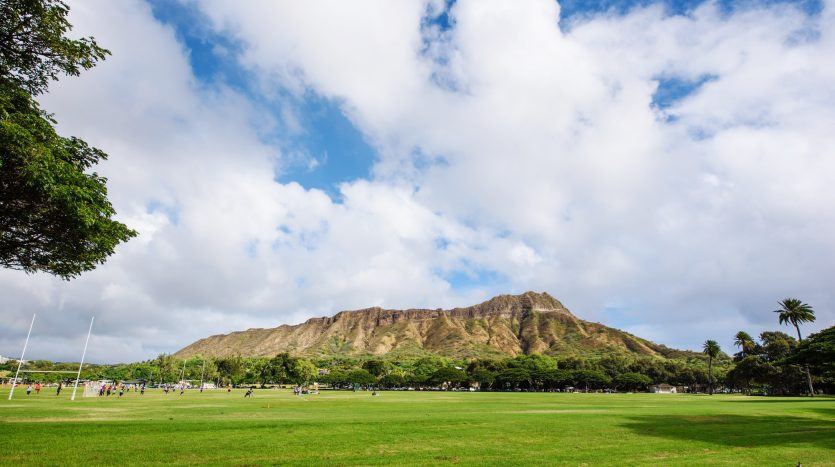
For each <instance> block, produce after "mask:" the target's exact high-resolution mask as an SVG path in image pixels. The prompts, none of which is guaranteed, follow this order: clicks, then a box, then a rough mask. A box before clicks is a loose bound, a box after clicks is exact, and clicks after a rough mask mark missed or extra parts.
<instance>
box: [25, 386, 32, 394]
mask: <svg viewBox="0 0 835 467" xmlns="http://www.w3.org/2000/svg"><path fill="white" fill-rule="evenodd" d="M29 394H32V385H31V384H30V385H29V386H26V395H27V396H28V395H29Z"/></svg>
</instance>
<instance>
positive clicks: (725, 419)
mask: <svg viewBox="0 0 835 467" xmlns="http://www.w3.org/2000/svg"><path fill="white" fill-rule="evenodd" d="M831 412H832V411H831V410H829V409H825V410H824V411H823V414H824V415H831ZM623 426H624V427H626V428H628V429H630V430H632V431H634V432H635V433H637V434H640V435H645V436H655V437H660V438H668V439H674V440H688V441H701V442H704V443H711V444H717V445H723V446H731V447H758V446H781V445H792V444H810V445H813V446H816V447H821V448H828V449H835V421H833V420H831V419H830V420H822V419H819V418H803V417H788V416H782V417H776V416H764V417H763V416H750V415H722V414H719V415H692V416H687V415H658V416H642V417H632V418H630V421H629V422H627V423H625V424H624V425H623Z"/></svg>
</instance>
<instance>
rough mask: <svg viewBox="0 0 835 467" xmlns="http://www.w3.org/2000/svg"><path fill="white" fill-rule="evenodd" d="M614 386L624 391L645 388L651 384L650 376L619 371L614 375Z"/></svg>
mask: <svg viewBox="0 0 835 467" xmlns="http://www.w3.org/2000/svg"><path fill="white" fill-rule="evenodd" d="M614 383H615V387H616V388H618V389H622V390H625V391H638V390H645V389H646V388H647V386H649V385H650V384H652V378H650V377H649V376H647V375H642V374H640V373H621V374H619V375H617V376H615V379H614Z"/></svg>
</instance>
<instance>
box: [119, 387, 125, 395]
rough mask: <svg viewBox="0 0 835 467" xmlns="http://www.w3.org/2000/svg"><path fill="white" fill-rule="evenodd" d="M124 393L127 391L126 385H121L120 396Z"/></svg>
mask: <svg viewBox="0 0 835 467" xmlns="http://www.w3.org/2000/svg"><path fill="white" fill-rule="evenodd" d="M124 393H125V387H124V386H119V397H122V394H124Z"/></svg>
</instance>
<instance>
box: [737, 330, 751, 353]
mask: <svg viewBox="0 0 835 467" xmlns="http://www.w3.org/2000/svg"><path fill="white" fill-rule="evenodd" d="M734 345H735V346H737V347H739V350H740V352H741V353H742V358H745V357H747V356H749V355H751V354H752V353H753V352H754V339H753V338H752V337H751V335H750V334H748V333H747V332H745V331H739V332H738V333H736V336H734Z"/></svg>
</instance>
